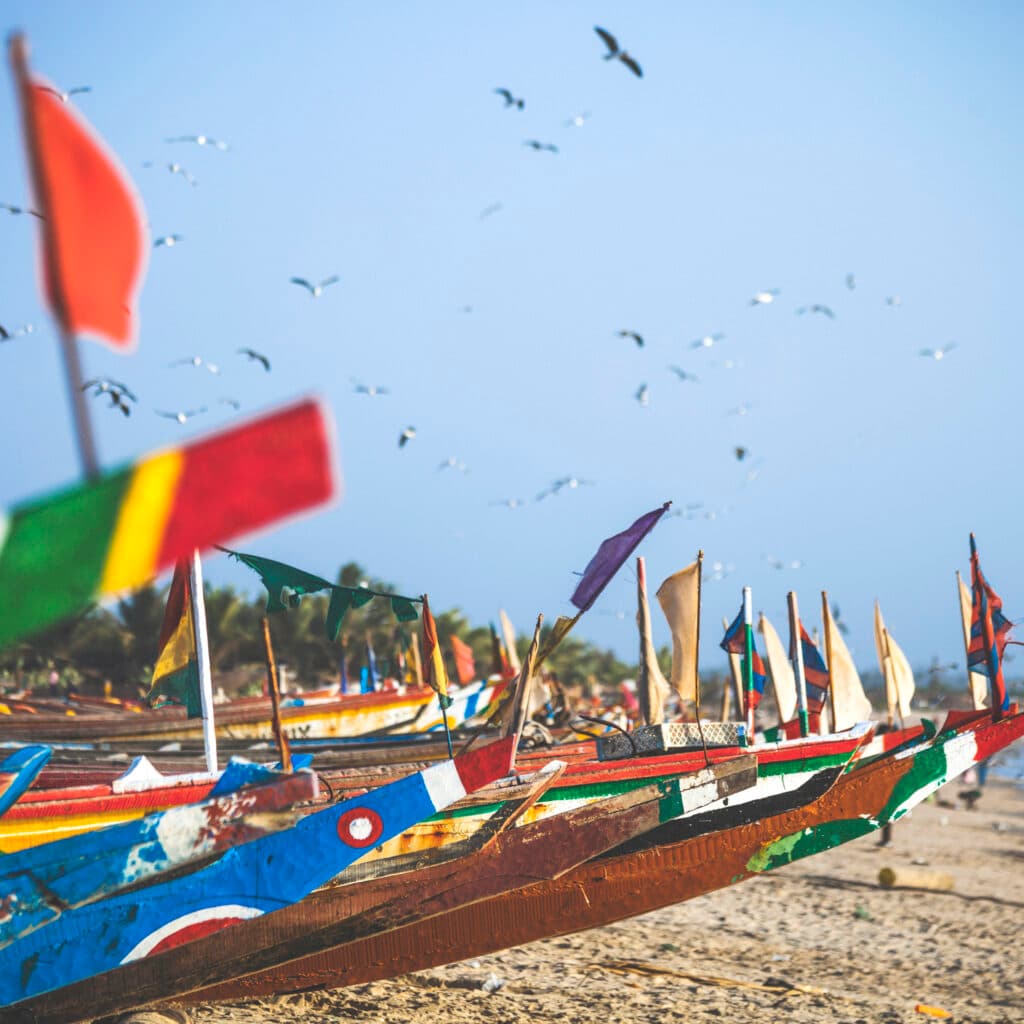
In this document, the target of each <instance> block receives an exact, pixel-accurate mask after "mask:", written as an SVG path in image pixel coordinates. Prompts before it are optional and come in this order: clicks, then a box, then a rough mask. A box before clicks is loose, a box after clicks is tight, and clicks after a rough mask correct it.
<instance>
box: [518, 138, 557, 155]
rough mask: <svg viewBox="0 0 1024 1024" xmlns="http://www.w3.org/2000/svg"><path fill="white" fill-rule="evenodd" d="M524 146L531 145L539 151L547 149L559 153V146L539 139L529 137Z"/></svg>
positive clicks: (549, 151)
mask: <svg viewBox="0 0 1024 1024" xmlns="http://www.w3.org/2000/svg"><path fill="white" fill-rule="evenodd" d="M523 145H524V146H529V147H530V148H531V149H535V150H537V152H538V153H539V152H541V151H542V150H543V151H546V152H548V153H557V152H558V147H557V146H553V145H552V144H551V143H550V142H538V141H537V139H527V140H526V141H525V142H524V143H523Z"/></svg>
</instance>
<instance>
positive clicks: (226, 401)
mask: <svg viewBox="0 0 1024 1024" xmlns="http://www.w3.org/2000/svg"><path fill="white" fill-rule="evenodd" d="M217 401H218V402H219V403H220V404H221V405H230V406H231V408H232V409H234V410H235V412H238V410H239V409H241V408H242V403H241V402H240V401H238V399H237V398H218V399H217Z"/></svg>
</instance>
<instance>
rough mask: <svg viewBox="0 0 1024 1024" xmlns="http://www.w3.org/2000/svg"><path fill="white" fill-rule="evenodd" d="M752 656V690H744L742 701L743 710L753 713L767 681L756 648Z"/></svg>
mask: <svg viewBox="0 0 1024 1024" xmlns="http://www.w3.org/2000/svg"><path fill="white" fill-rule="evenodd" d="M751 642H753V636H751ZM753 655H754V673H753V675H754V688H753V689H752V690H744V691H743V693H744V700H745V702H746V705H747V706H746V707H745V709H744V710H746V711H748V712H749V711H753V710H754V709H755V708H756V707H757V706H758V704H760V703H761V698H762V697H763V696H764V684H765V683H766V682H767V681H768V670H767V669H766V668H765V667H764V662H763V661H762V660H761V655H760V654H758V653H757V648H756V647H754V648H753Z"/></svg>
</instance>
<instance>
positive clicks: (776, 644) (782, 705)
mask: <svg viewBox="0 0 1024 1024" xmlns="http://www.w3.org/2000/svg"><path fill="white" fill-rule="evenodd" d="M757 628H758V632H759V633H760V634H761V636H763V637H764V648H765V653H766V655H767V657H768V675H769V676H771V680H772V689H773V690H774V691H775V703H776V705H777V706H778V709H779V721H780V722H792V721H793V719H794V718H796V678H795V677H794V675H793V666H792V665H791V664H790V663H789V655H788V654H787V653H786V648H785V647H783V646H782V641H781V640H780V639H779V634H778V633H776V632H775V627H774V626H773V625H772V624H771V623H770V622H769V621H768V620H767V619H766V618H765V617H764V615H761V617H760V620H759V622H758V625H757Z"/></svg>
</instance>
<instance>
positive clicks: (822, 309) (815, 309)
mask: <svg viewBox="0 0 1024 1024" xmlns="http://www.w3.org/2000/svg"><path fill="white" fill-rule="evenodd" d="M804 313H821V314H823V315H824V316H827V317H828V318H829V320H835V318H836V315H835V313H833V312H832V310H831V309H829V307H828V306H823V305H822V304H821V303H820V302H815V303H814V304H813V305H811V306H801V307H800V308H799V309H798V310H797V311H796V315H797V316H803V315H804Z"/></svg>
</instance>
